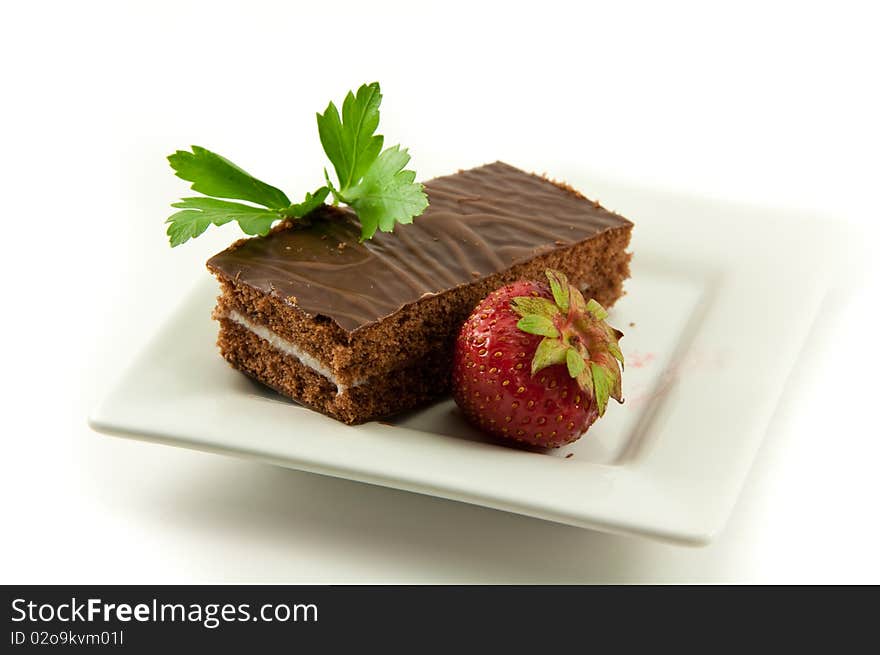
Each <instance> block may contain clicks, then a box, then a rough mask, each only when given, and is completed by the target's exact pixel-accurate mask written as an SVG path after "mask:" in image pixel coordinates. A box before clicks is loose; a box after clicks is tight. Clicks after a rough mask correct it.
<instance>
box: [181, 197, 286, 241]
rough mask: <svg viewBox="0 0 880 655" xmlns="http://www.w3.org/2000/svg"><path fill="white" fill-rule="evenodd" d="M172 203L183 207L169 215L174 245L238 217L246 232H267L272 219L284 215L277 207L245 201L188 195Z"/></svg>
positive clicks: (237, 219) (273, 220)
mask: <svg viewBox="0 0 880 655" xmlns="http://www.w3.org/2000/svg"><path fill="white" fill-rule="evenodd" d="M171 206H172V207H176V208H178V209H182V210H183V211H179V212H177V213H175V214H172V215H171V216H169V217H168V220H167V221H165V222H166V223H169V225H168V237H169V239H170V240H171V245H172V246H179V245H180V244H181V243H185V242H186V241H189V240H190V239H194V238H195V237H197V236H199V235H200V234H201V233H202V232H204V231H205V230H207V229H208V226H209V225H223V224H225V223H228V222H229V221H233V220H234V221H238V224H239V225H240V226H241V229H242V230H243V231H244V233H245V234H265V233H266V232H268V231H269V228H270V227H271V226H272V223H274V222H275V221H277V220H278V219H279V218H280V215H279V213H278V212H277V211H273V210H270V209H264V208H262V207H253V206H252V205H243V204H241V203H238V202H230V201H229V200H218V199H217V198H205V197H197V198H184V199H183V200H181V201H180V202H175V203H174V204H173V205H171Z"/></svg>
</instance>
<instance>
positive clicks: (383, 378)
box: [217, 318, 449, 424]
mask: <svg viewBox="0 0 880 655" xmlns="http://www.w3.org/2000/svg"><path fill="white" fill-rule="evenodd" d="M219 322H220V335H219V337H218V340H217V344H218V345H219V347H220V353H221V354H222V355H223V357H224V358H226V360H227V361H228V362H229V363H230V364H232V366H234V367H235V368H236V369H238V370H240V371H242V372H243V373H245V374H247V375H248V376H250V377H252V378H254V379H255V380H257V381H259V382H261V383H263V384H265V385H267V386H269V387H271V388H273V389H275V390H276V391H278V392H279V393H281V394H283V395H285V396H288V397H290V398H293V399H294V400H296V401H297V402H299V403H300V404H303V405H306V406H308V407H310V408H312V409H314V410H316V411H319V412H321V413H323V414H327V415H328V416H331V417H333V418H335V419H337V420H339V421H342V422H343V423H348V424H356V423H364V422H365V421H369V420H374V419H378V418H383V417H386V416H392V415H394V414H398V413H400V412H403V411H406V410H408V409H412V408H415V407H418V406H419V405H423V404H424V403H426V402H429V401H430V400H433V399H435V398H438V397H440V396H441V395H443V394H445V393H446V392H447V391H448V386H449V375H448V366H449V363H448V362H447V361H446V360H445V358H439V357H428V358H425V359H424V360H422V361H421V362H419V363H418V364H417V365H414V366H409V367H405V368H403V369H400V370H397V371H392V372H390V373H388V374H385V375H377V376H373V377H371V378H369V379H366V380H363V381H362V383H361V384H358V385H356V386H351V387H337V385H336V384H335V383H334V382H332V381H331V380H330V379H328V378H327V377H326V376H324V375H322V374H321V373H319V372H318V371H316V370H315V369H314V368H312V367H310V366H308V365H306V364H305V363H303V361H301V360H300V359H299V358H298V357H297V356H296V355H295V354H293V353H290V352H285V350H284V349H283V347H279V345H280V344H279V343H278V342H277V341H275V342H273V340H272V339H271V338H269V339H267V338H264V336H265V335H263V336H261V335H260V334H257V333H256V332H254V331H252V330H251V329H249V328H248V327H246V326H245V325H243V324H242V323H240V322H238V321H236V320H233V319H230V318H220V319H219Z"/></svg>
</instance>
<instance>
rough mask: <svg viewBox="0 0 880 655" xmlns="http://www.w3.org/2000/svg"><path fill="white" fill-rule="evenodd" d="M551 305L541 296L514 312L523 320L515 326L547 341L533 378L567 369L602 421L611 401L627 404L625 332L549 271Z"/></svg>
mask: <svg viewBox="0 0 880 655" xmlns="http://www.w3.org/2000/svg"><path fill="white" fill-rule="evenodd" d="M545 273H546V275H547V280H548V281H549V283H550V293H551V294H552V296H553V300H550V299H548V298H542V297H539V296H531V297H529V296H521V297H517V298H514V299H513V300H512V302H511V308H512V309H513V310H514V311H515V312H516V313H517V314H519V315H520V317H521V318H520V319H519V322H517V324H516V325H517V327H518V328H519V329H520V330H522V331H523V332H526V333H528V334H535V335H539V336H542V337H544V338H543V339H542V340H541V342H540V343H539V344H538V347H537V349H536V350H535V355H534V357H533V358H532V375H534V374H535V373H537V372H538V371H540V370H541V369H543V368H546V367H547V366H553V365H555V364H563V365H565V367H566V368H567V369H568V374H569V375H570V376H571V377H572V378H573V379H576V380H577V382H578V386H580V388H581V389H583V390H584V392H585V393H587V394H589V395H590V396H591V397H592V398H595V401H596V408H597V409H598V411H599V416H602V415H604V414H605V408H606V407H607V405H608V398H614V399H615V400H616V401H617V402H619V403H620V402H623V395H622V393H621V372H622V370H623V365H624V361H623V353H622V352H621V351H620V345H619V344H618V342H619V340H620V338H621V337H622V336H623V333H622V332H620V331H619V330H616V329H614V328H613V327H611V326H610V325H608V324H607V323H606V322H605V319H606V318H607V317H608V312H606V311H605V308H604V307H602V305H600V304H599V303H598V302H596V301H595V300H593V299H590V300H589V301H587V300H585V299H584V296H583V294H582V293H581V292H580V290H579V289H578V288H577V287H575V286H573V285H572V284H570V283H569V282H568V278H566V276H565V275H564V274H563V273H561V272H559V271H554V270H547V271H545Z"/></svg>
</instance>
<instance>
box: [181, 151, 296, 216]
mask: <svg viewBox="0 0 880 655" xmlns="http://www.w3.org/2000/svg"><path fill="white" fill-rule="evenodd" d="M168 163H170V164H171V168H173V169H174V174H175V175H177V177H179V178H181V179H184V180H187V181H188V182H192V185H191V187H190V188H191V189H192V190H193V191H198V192H199V193H204V194H205V195H206V196H213V197H215V198H234V199H236V200H248V201H250V202H253V203H256V204H257V205H262V206H263V207H268V208H269V209H281V208H283V207H287V205H289V204H290V200H288V199H287V196H286V195H284V192H283V191H281V190H280V189H276V188H275V187H273V186H271V185H269V184H266V183H265V182H261V181H260V180H258V179H256V178H255V177H253V176H252V175H251V174H250V173H247V172H246V171H244V170H242V169H241V168H239V167H238V166H236V165H235V164H233V163H232V162H231V161H229V160H228V159H226V158H224V157H221V156H220V155H218V154H216V153H213V152H211V151H210V150H207V149H205V148H202V147H200V146H192V152H188V151H186V150H178V151H177V152H175V153H174V154H173V155H170V156H169V157H168Z"/></svg>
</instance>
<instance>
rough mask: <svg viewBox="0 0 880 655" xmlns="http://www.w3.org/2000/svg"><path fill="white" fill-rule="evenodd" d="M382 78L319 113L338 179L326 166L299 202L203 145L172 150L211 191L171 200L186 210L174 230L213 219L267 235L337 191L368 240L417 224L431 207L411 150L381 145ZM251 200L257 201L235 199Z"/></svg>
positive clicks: (179, 232) (173, 160)
mask: <svg viewBox="0 0 880 655" xmlns="http://www.w3.org/2000/svg"><path fill="white" fill-rule="evenodd" d="M381 102H382V93H381V91H380V89H379V84H378V83H377V82H374V83H372V84H364V85H362V86H361V87H360V88H359V89H358V91H357V94H354V93H351V92H349V93H348V95H346V97H345V100H344V101H343V103H342V114H341V115H340V113H339V110H338V109H337V108H336V105H334V104H333V103H332V102H331V103H330V104H329V105H328V106H327V109H326V110H325V111H324V113H323V114H318V115H317V117H318V135H319V137H320V139H321V145H322V146H323V147H324V151H325V153H326V154H327V158H328V159H329V160H330V162H331V164H333V170H334V171H335V172H336V177H337V184H335V185H334V184H333V182H332V181H331V180H330V176H329V174H328V173H327V170H326V169H325V170H324V177H325V180H326V182H327V184H326V185H325V186H322V187H319V188H318V189H317V190H316V191H314V192H312V193H306V194H305V199H304V200H303V201H302V202H299V203H293V204H292V203H291V202H290V200H289V199H288V197H287V195H285V193H284V192H283V191H281V190H280V189H277V188H275V187H273V186H271V185H269V184H266V183H265V182H262V181H260V180H258V179H257V178H255V177H253V176H252V175H250V174H249V173H247V172H246V171H245V170H243V169H242V168H240V167H239V166H236V165H235V164H233V163H232V162H231V161H229V160H228V159H226V158H224V157H221V156H220V155H218V154H216V153H213V152H211V151H210V150H207V149H206V148H202V147H200V146H192V148H191V151H188V150H178V151H177V152H175V153H174V154H173V155H171V156H169V157H168V161H169V163H170V164H171V167H172V168H173V169H174V171H175V174H176V175H177V176H178V177H180V178H182V179H184V180H187V181H188V182H192V185H191V188H192V189H193V190H194V191H198V192H199V193H203V194H205V196H210V197H209V198H185V199H183V200H182V201H181V202H178V203H175V204H173V205H172V206H173V207H175V208H178V209H183V211H179V212H176V213H175V214H172V215H171V216H170V217H169V218H168V220H167V221H166V222H167V223H168V230H167V233H168V237H169V240H170V242H171V245H172V246H178V245H180V244H181V243H184V242H186V241H188V240H189V239H192V238H194V237H197V236H199V235H200V234H202V233H203V232H204V231H205V230H206V229H207V228H208V227H209V226H210V225H224V224H225V223H229V222H231V221H236V222H237V223H238V224H239V226H240V227H241V229H242V230H243V231H244V232H245V233H246V234H260V235H265V234H268V233H269V230H270V229H271V228H272V225H273V224H274V223H275V222H277V221H280V220H285V219H297V218H302V217H303V216H305V215H306V214H309V213H311V212H313V211H314V210H316V209H317V208H318V207H320V206H321V205H322V204H324V202H325V201H326V199H327V198H328V196H330V195H331V194H332V196H333V200H334V202H336V203H339V202H341V203H344V204H347V205H349V206H350V207H351V208H352V209H353V210H354V211H355V212H356V213H357V215H358V217H359V218H360V221H361V240H363V239H369V238H371V237H372V236H373V235H374V234H375V233H376V231H377V230H382V231H384V232H391V231H393V230H394V226H395V225H397V224H398V223H411V222H412V220H413V218H414V217H416V216H419V215H420V214H422V212H424V211H425V209H426V208H427V206H428V198H427V196H426V195H425V193H424V189H423V187H422V185H421V184H419V183H417V182H416V181H415V177H416V174H415V172H413V171H411V170H406V169H405V168H404V167H405V166H406V165H407V164H408V163H409V160H410V156H409V152H408V151H407V150H406V149H402V148H401V147H400V146H393V147H391V148H387V149H386V150H384V151H383V150H382V145H383V143H384V138H383V137H382V136H381V135H378V134H375V132H376V129H377V127H378V126H379V105H380V104H381ZM232 200H239V201H245V202H247V203H253V205H259V206H253V205H250V204H243V203H240V202H231V201H232Z"/></svg>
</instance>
